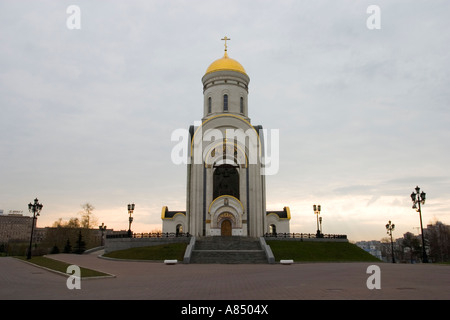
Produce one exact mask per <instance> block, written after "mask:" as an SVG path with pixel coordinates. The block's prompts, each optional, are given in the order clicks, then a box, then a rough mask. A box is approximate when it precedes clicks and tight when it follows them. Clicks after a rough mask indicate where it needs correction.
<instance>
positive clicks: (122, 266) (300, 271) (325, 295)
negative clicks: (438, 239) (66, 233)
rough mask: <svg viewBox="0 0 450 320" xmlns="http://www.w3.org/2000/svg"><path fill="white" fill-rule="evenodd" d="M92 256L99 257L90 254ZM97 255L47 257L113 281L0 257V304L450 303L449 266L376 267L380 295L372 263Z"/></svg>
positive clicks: (387, 264) (380, 265)
mask: <svg viewBox="0 0 450 320" xmlns="http://www.w3.org/2000/svg"><path fill="white" fill-rule="evenodd" d="M97 254H98V253H97ZM97 254H87V255H75V254H58V255H51V256H49V257H51V258H54V259H58V260H61V261H65V262H68V263H70V264H75V265H78V266H83V267H86V268H91V269H95V270H98V271H103V272H107V273H111V274H114V275H115V277H114V278H105V279H91V280H82V281H81V289H79V290H76V289H73V290H69V289H68V288H67V286H66V280H67V278H66V277H65V276H62V275H59V274H56V273H53V272H50V271H47V270H44V269H41V268H38V267H35V266H32V265H30V264H27V263H25V262H23V261H20V260H17V259H14V258H10V257H5V258H0V299H2V300H8V299H12V300H17V299H63V300H65V299H84V300H94V299H95V300H99V299H107V300H111V299H121V300H123V299H133V300H138V299H146V300H154V299H157V300H198V299H199V300H209V299H213V300H298V299H308V300H316V299H320V300H323V299H358V300H359V299H363V300H372V299H375V300H379V299H383V300H390V299H396V300H399V299H407V300H410V299H421V300H448V299H450V266H445V265H433V264H417V265H405V264H395V265H394V264H389V263H378V264H376V265H378V266H379V267H380V275H381V277H380V283H381V289H372V290H370V289H368V288H367V284H366V283H367V280H368V278H369V277H370V276H371V274H368V273H367V268H368V266H370V265H372V264H373V263H304V264H292V265H280V264H274V265H268V264H267V265H266V264H243V265H232V264H230V265H227V264H189V265H185V264H176V265H165V264H163V263H161V262H125V261H114V260H106V259H100V258H98V257H97Z"/></svg>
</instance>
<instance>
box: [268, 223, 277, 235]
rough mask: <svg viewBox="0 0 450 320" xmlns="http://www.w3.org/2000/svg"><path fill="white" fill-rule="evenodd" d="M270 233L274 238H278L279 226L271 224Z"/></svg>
mask: <svg viewBox="0 0 450 320" xmlns="http://www.w3.org/2000/svg"><path fill="white" fill-rule="evenodd" d="M269 233H270V234H271V235H273V236H276V235H277V226H276V225H274V224H271V225H270V226H269Z"/></svg>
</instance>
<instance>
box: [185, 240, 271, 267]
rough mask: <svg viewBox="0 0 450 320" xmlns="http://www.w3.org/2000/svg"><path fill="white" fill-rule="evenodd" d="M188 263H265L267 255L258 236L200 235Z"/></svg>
mask: <svg viewBox="0 0 450 320" xmlns="http://www.w3.org/2000/svg"><path fill="white" fill-rule="evenodd" d="M190 263H235V264H237V263H241V264H245V263H267V257H266V254H265V252H264V251H263V250H262V248H261V245H260V243H259V239H258V238H251V237H237V236H232V237H218V236H215V237H200V238H197V240H196V242H195V247H194V250H193V251H192V257H191V261H190Z"/></svg>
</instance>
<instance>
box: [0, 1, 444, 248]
mask: <svg viewBox="0 0 450 320" xmlns="http://www.w3.org/2000/svg"><path fill="white" fill-rule="evenodd" d="M72 4H76V5H78V6H79V7H80V9H81V29H80V30H69V29H68V28H67V27H66V20H67V18H68V17H69V14H67V13H66V9H67V7H68V6H69V5H72ZM371 4H376V5H378V6H379V7H380V9H381V29H380V30H369V29H368V28H367V27H366V20H367V18H368V17H369V14H368V13H366V9H367V7H368V6H369V5H371ZM449 13H450V3H449V2H448V1H395V2H393V1H250V0H248V1H242V0H239V1H226V2H223V1H198V0H196V1H75V2H73V1H2V2H1V3H0V112H1V116H0V136H1V139H0V161H1V162H0V163H1V167H0V182H1V183H0V209H3V210H5V211H6V212H7V211H8V210H23V211H24V212H25V213H27V206H26V205H27V203H28V202H30V201H32V200H33V199H34V198H35V197H38V198H39V200H41V202H42V203H43V204H44V209H43V211H42V215H41V217H40V218H39V221H38V225H39V226H46V225H51V223H52V222H53V221H55V220H57V219H58V218H60V217H61V218H63V220H68V219H69V218H70V217H73V216H76V215H77V213H78V212H79V211H80V210H81V207H80V205H81V204H82V203H85V202H90V203H92V204H93V205H94V206H95V207H96V210H95V211H94V213H95V215H96V216H97V218H98V219H99V222H100V223H101V222H104V223H105V224H106V225H108V227H114V228H115V229H125V228H127V212H126V205H127V204H128V203H131V202H135V203H136V211H135V215H134V216H135V220H134V221H135V222H133V224H134V225H135V227H136V230H137V231H150V230H151V229H154V228H157V227H158V226H160V224H161V221H160V211H161V207H162V206H163V205H168V206H169V208H170V209H171V210H172V209H173V210H177V209H178V210H184V209H185V187H186V177H185V176H186V168H185V167H184V166H176V165H174V164H173V163H172V162H171V159H170V153H171V149H172V147H173V146H174V143H173V142H171V141H170V136H171V133H172V132H173V130H175V129H178V128H186V129H187V128H188V127H189V125H191V124H193V122H194V121H198V120H200V119H201V117H202V110H203V109H202V103H203V97H202V84H201V77H202V76H203V74H204V72H205V71H206V68H207V67H208V65H209V64H210V63H211V62H212V61H214V60H215V59H218V58H220V57H221V56H222V54H223V42H222V41H220V39H221V38H222V37H223V36H225V35H227V36H229V37H230V38H231V39H232V40H231V41H230V42H229V51H228V52H229V55H230V57H232V58H234V59H236V60H238V61H239V62H240V63H241V64H242V65H243V66H244V68H245V69H246V71H247V73H248V74H249V76H250V79H251V80H250V91H249V116H250V118H251V120H252V123H253V124H255V125H258V124H260V125H263V127H264V128H267V129H279V130H280V170H279V172H278V174H277V175H274V176H269V177H267V179H266V180H267V198H268V204H267V207H268V208H270V209H274V210H281V209H282V207H283V206H285V205H287V206H289V207H290V208H291V212H292V215H293V218H292V221H291V230H292V231H295V232H315V217H314V215H313V212H312V205H313V204H321V205H322V208H323V213H322V215H323V219H324V232H325V233H346V234H348V235H349V238H350V239H351V240H359V239H380V238H381V237H383V236H384V235H385V230H384V225H385V224H386V223H387V221H388V220H392V221H393V222H394V223H395V224H396V226H397V229H398V230H397V231H395V232H398V234H397V235H398V236H401V233H402V232H406V231H410V232H417V230H414V229H413V228H414V227H417V226H418V223H419V219H418V217H417V214H416V213H415V212H414V211H413V210H412V209H411V203H410V199H409V194H410V193H411V192H412V191H413V188H414V187H415V186H416V185H419V186H420V187H422V189H423V190H424V191H425V192H427V194H428V200H427V203H426V205H425V207H424V211H423V213H424V223H425V224H426V223H428V222H430V221H432V220H433V219H439V220H441V221H443V222H444V223H450V221H449V220H450V219H449V218H450V205H449V203H448V200H449V199H450V172H449V169H448V164H449V163H450V148H449V142H448V141H450V128H449V124H450V105H449V102H450V93H449V90H448V88H449V85H450V76H449V70H450V59H449V56H450V54H449V52H450V32H449V30H448V28H449V22H448V16H449Z"/></svg>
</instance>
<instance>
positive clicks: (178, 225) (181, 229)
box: [175, 224, 183, 237]
mask: <svg viewBox="0 0 450 320" xmlns="http://www.w3.org/2000/svg"><path fill="white" fill-rule="evenodd" d="M182 233H183V226H182V225H181V224H177V228H176V233H175V234H176V236H177V237H178V236H179V235H180V234H182Z"/></svg>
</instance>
